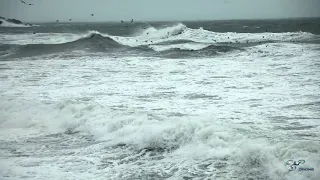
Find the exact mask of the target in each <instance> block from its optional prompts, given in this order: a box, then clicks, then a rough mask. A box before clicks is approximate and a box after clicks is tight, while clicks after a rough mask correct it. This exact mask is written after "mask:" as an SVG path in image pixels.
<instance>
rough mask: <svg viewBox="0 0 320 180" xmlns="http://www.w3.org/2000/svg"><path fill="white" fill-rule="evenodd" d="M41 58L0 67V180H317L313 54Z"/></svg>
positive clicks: (252, 51)
mask: <svg viewBox="0 0 320 180" xmlns="http://www.w3.org/2000/svg"><path fill="white" fill-rule="evenodd" d="M153 31H156V30H152V29H151V30H150V29H149V30H148V31H147V32H150V33H151V32H153ZM148 35H149V34H148ZM178 36H179V35H178ZM180 36H186V34H180ZM237 36H238V35H237ZM193 37H194V38H195V39H197V38H199V39H201V35H199V34H198V37H196V36H193ZM113 38H115V37H113ZM133 38H136V39H138V38H141V36H138V37H133ZM251 38H253V37H251ZM115 39H116V38H115ZM202 39H204V38H202ZM118 40H119V41H121V38H118ZM132 42H134V41H132ZM163 46H165V45H163ZM199 47H200V46H199ZM154 48H155V49H156V48H159V47H154ZM61 56H62V55H61ZM41 58H42V57H41V56H39V57H36V58H33V59H30V58H21V59H20V60H17V61H1V62H0V84H1V88H0V100H1V103H0V179H4V180H13V179H39V180H40V179H46V178H47V179H57V180H58V179H59V180H60V179H70V180H71V179H117V180H118V179H123V180H127V179H132V180H135V179H169V180H176V179H219V180H220V179H221V180H224V179H263V180H289V179H298V180H309V179H311V180H317V179H319V177H320V152H319V149H320V142H319V137H320V133H319V132H320V131H319V130H320V127H319V125H320V123H319V119H320V113H319V109H320V93H319V92H320V91H319V85H320V81H319V76H320V74H319V73H320V72H319V66H320V61H319V59H320V51H319V45H318V44H299V43H296V44H294V43H289V42H277V43H266V44H261V45H255V46H250V47H246V48H245V49H244V50H243V51H232V52H228V53H223V54H220V55H219V56H215V57H205V58H189V59H184V58H174V59H169V58H159V57H139V56H128V57H110V56H108V55H106V54H103V53H102V54H99V55H96V56H93V57H92V56H90V55H85V54H84V55H83V56H74V57H69V58H67V59H66V58H63V59H62V58H61V57H60V55H56V56H55V57H53V58H50V60H48V59H47V58H44V59H41ZM34 59H36V60H34ZM289 159H293V160H300V159H304V160H305V162H306V163H305V166H304V167H313V168H315V171H312V172H299V171H292V172H290V171H288V168H287V167H286V166H285V165H284V164H285V162H286V161H287V160H289Z"/></svg>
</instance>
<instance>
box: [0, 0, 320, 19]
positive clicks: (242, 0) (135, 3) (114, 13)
mask: <svg viewBox="0 0 320 180" xmlns="http://www.w3.org/2000/svg"><path fill="white" fill-rule="evenodd" d="M24 1H25V2H26V3H32V4H34V5H33V6H28V5H25V4H23V3H21V2H20V0H0V16H4V17H8V18H16V19H20V20H23V21H30V22H47V21H48V22H50V21H55V20H56V19H59V20H60V21H68V20H69V19H72V20H73V21H83V22H85V21H120V20H126V21H129V20H131V19H132V18H133V19H135V20H137V21H139V20H140V21H149V20H150V21H152V20H156V21H158V20H217V19H256V18H258V19H265V18H291V17H319V16H320V10H319V7H320V0H24ZM91 14H94V16H91Z"/></svg>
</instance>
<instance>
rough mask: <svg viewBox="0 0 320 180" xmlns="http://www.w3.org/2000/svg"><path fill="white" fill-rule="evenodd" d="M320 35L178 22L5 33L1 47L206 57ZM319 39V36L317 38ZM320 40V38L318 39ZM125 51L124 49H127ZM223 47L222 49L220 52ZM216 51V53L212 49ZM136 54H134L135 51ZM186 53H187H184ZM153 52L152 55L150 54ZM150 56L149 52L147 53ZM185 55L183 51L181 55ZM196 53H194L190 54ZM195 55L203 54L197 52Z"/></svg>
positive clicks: (20, 51) (8, 51)
mask: <svg viewBox="0 0 320 180" xmlns="http://www.w3.org/2000/svg"><path fill="white" fill-rule="evenodd" d="M316 36H317V35H314V34H311V33H307V32H295V33H269V32H268V33H255V34H252V33H231V32H230V33H216V32H211V31H208V30H204V29H203V28H199V29H191V28H188V27H187V26H186V25H184V24H182V23H179V24H176V25H174V26H170V27H165V28H158V29H156V28H155V27H149V28H147V29H145V30H143V31H141V32H139V33H138V34H137V33H136V36H133V37H124V36H111V35H108V34H104V33H100V32H98V31H89V32H88V33H85V34H72V33H55V34H53V33H48V34H46V33H39V34H32V35H30V34H23V35H20V36H18V37H17V36H12V35H5V36H3V37H2V38H3V39H5V40H4V42H3V44H2V45H1V44H0V49H2V50H4V51H5V52H4V53H1V54H2V55H3V54H5V55H6V56H9V57H13V58H19V57H25V56H27V57H30V56H38V55H47V54H57V53H66V52H72V51H85V52H88V51H89V52H102V53H103V52H108V53H109V52H111V51H112V52H113V53H116V52H122V53H121V54H124V53H123V52H125V51H128V52H130V53H132V52H133V51H134V52H136V53H139V51H141V50H142V51H143V52H146V51H148V52H150V53H151V54H152V52H154V53H153V55H161V54H159V53H160V52H163V53H164V55H168V53H170V54H171V55H172V52H173V51H176V52H174V53H175V55H174V56H179V53H181V52H182V51H199V53H203V55H204V56H208V55H215V54H217V53H218V52H228V51H232V50H236V49H241V48H243V47H248V46H256V45H259V44H261V43H275V42H308V41H315V37H316ZM318 38H319V37H318ZM319 39H320V38H319ZM124 50H125V51H124ZM220 50H222V51H220ZM211 51H213V52H211ZM136 53H133V54H136ZM183 53H185V52H183ZM151 54H150V55H151ZM146 55H147V54H146ZM181 55H183V54H181ZM188 55H194V54H188ZM196 56H201V55H200V54H196Z"/></svg>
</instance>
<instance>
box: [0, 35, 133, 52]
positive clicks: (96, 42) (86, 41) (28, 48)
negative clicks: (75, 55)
mask: <svg viewBox="0 0 320 180" xmlns="http://www.w3.org/2000/svg"><path fill="white" fill-rule="evenodd" d="M125 48H128V47H127V46H125V45H122V44H119V43H118V42H116V41H114V40H113V39H111V38H110V37H104V36H102V35H101V34H99V33H90V34H88V35H87V36H86V37H83V38H80V39H78V40H75V41H72V42H67V43H62V44H26V45H17V44H3V45H0V50H2V51H5V52H7V54H9V55H8V56H7V58H21V57H32V56H39V55H48V54H57V53H65V52H72V51H83V50H84V51H89V52H111V51H115V50H123V49H125Z"/></svg>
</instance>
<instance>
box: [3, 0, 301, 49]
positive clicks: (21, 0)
mask: <svg viewBox="0 0 320 180" xmlns="http://www.w3.org/2000/svg"><path fill="white" fill-rule="evenodd" d="M20 2H21V3H23V4H25V5H28V6H33V5H34V4H30V3H26V2H25V1H23V0H20ZM225 3H228V1H227V0H225ZM91 16H94V14H91ZM69 21H72V19H71V18H70V19H69ZM56 22H59V20H56ZM121 23H124V21H123V20H121ZM131 23H133V19H131ZM143 29H146V28H143ZM266 32H268V30H266ZM33 34H36V32H33ZM147 34H149V33H147ZM168 36H169V32H168ZM92 37H94V35H93V36H91V38H92ZM263 38H264V36H263ZM3 39H4V38H3ZM228 39H229V37H228ZM213 41H214V42H217V41H216V40H213ZM146 42H147V41H146ZM151 42H152V41H151ZM293 42H295V41H293ZM229 43H230V44H232V41H230V42H229ZM235 43H240V42H239V41H236V42H235ZM246 43H247V44H248V43H249V41H248V40H247V41H246ZM260 43H261V42H259V44H260ZM266 47H268V45H267V46H266Z"/></svg>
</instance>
